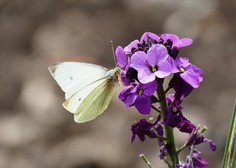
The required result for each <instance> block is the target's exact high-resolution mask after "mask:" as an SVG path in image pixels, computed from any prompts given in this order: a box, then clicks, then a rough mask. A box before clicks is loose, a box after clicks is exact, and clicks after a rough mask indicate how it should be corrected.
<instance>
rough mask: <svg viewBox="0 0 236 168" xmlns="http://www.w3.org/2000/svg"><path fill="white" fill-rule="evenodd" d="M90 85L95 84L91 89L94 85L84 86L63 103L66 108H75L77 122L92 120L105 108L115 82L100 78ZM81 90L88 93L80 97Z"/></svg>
mask: <svg viewBox="0 0 236 168" xmlns="http://www.w3.org/2000/svg"><path fill="white" fill-rule="evenodd" d="M91 85H95V86H96V88H95V89H93V90H92V91H91V90H90V89H91V88H93V87H94V86H89V87H86V88H85V89H83V90H81V92H78V93H76V94H75V95H74V96H72V97H71V98H70V99H68V100H67V101H65V102H64V103H63V106H64V107H65V108H66V109H73V110H75V113H74V120H75V122H77V123H83V122H87V121H90V120H93V119H95V118H97V117H98V116H99V115H100V114H102V113H103V112H104V111H105V110H106V109H107V107H108V105H109V103H110V101H111V98H112V95H113V93H114V87H115V82H114V81H113V80H112V79H110V78H105V79H101V80H100V81H98V82H96V83H94V84H91ZM90 87H91V88H90ZM82 92H85V93H89V94H88V95H86V96H85V97H83V98H80V96H81V95H83V94H82ZM78 104H79V105H78ZM76 106H77V108H76Z"/></svg>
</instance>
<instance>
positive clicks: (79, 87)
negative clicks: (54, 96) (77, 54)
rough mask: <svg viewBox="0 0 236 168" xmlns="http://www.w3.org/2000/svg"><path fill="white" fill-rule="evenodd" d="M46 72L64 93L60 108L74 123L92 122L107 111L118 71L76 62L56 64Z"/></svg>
mask: <svg viewBox="0 0 236 168" xmlns="http://www.w3.org/2000/svg"><path fill="white" fill-rule="evenodd" d="M48 69H49V71H50V73H51V75H52V76H53V77H54V79H55V80H56V81H57V83H58V85H59V86H60V87H61V89H62V90H63V91H64V92H65V99H66V101H65V102H64V103H63V106H64V108H65V109H66V110H68V111H70V112H71V113H74V120H75V122H77V123H83V122H87V121H90V120H93V119H95V118H96V117H97V116H99V115H100V114H102V113H103V112H104V110H106V109H107V107H108V104H109V103H110V101H111V98H112V95H113V93H114V87H115V84H116V83H117V82H118V76H119V74H120V69H119V68H118V67H116V68H114V69H112V70H108V69H107V68H105V67H102V66H99V65H95V64H88V63H80V62H58V63H55V64H53V65H51V66H49V67H48Z"/></svg>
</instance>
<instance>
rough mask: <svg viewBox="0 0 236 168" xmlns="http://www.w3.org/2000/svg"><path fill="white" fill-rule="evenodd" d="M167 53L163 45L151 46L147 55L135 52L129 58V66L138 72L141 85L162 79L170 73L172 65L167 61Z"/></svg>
mask: <svg viewBox="0 0 236 168" xmlns="http://www.w3.org/2000/svg"><path fill="white" fill-rule="evenodd" d="M168 57H169V55H168V53H167V50H166V48H165V47H164V46H163V45H160V44H155V45H153V46H152V47H151V48H150V49H149V50H148V52H147V53H145V52H142V51H137V52H136V53H134V55H133V56H132V57H131V65H132V67H133V68H134V69H136V70H137V71H138V79H139V81H140V82H141V83H144V84H145V83H149V82H152V81H154V80H155V79H156V77H158V78H164V77H166V76H168V75H170V73H171V72H172V65H171V63H170V62H169V61H168Z"/></svg>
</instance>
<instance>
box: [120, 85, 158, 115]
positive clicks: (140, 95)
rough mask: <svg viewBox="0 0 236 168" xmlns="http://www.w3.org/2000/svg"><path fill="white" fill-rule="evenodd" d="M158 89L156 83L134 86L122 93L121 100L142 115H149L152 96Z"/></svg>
mask: <svg viewBox="0 0 236 168" xmlns="http://www.w3.org/2000/svg"><path fill="white" fill-rule="evenodd" d="M156 89H157V83H156V81H153V82H150V83H147V84H133V86H131V87H129V88H127V89H124V90H123V91H121V93H120V95H119V98H120V99H121V100H122V101H123V102H124V103H125V105H126V106H128V107H129V106H133V105H134V106H135V107H136V108H137V110H138V111H139V112H140V113H141V114H149V113H150V111H151V105H152V98H151V97H152V96H153V94H154V92H155V91H156Z"/></svg>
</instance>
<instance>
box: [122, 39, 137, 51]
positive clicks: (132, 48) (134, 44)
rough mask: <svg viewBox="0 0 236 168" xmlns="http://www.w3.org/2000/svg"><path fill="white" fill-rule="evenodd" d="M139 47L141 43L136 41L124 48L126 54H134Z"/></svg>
mask: <svg viewBox="0 0 236 168" xmlns="http://www.w3.org/2000/svg"><path fill="white" fill-rule="evenodd" d="M138 46H139V41H138V40H134V41H132V42H131V43H130V44H129V45H128V46H126V47H125V48H124V51H125V53H126V54H133V51H134V50H136V49H138Z"/></svg>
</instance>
